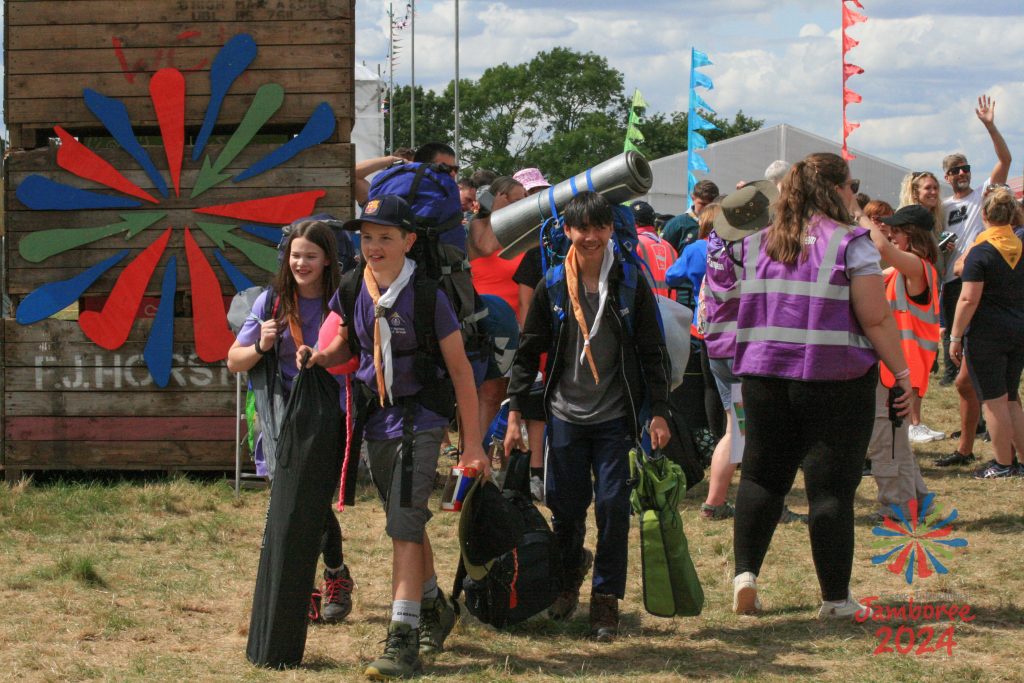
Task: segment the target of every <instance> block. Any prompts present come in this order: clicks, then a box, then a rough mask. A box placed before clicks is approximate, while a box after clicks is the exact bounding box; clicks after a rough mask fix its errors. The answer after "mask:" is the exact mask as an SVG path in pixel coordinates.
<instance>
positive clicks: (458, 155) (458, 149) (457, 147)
mask: <svg viewBox="0 0 1024 683" xmlns="http://www.w3.org/2000/svg"><path fill="white" fill-rule="evenodd" d="M461 157H462V150H461V147H460V145H459V0H455V165H456V166H458V165H459V163H460V159H461Z"/></svg>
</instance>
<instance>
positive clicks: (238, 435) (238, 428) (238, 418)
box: [235, 372, 244, 499]
mask: <svg viewBox="0 0 1024 683" xmlns="http://www.w3.org/2000/svg"><path fill="white" fill-rule="evenodd" d="M243 415H244V413H243V412H242V373H240V372H236V373H235V498H236V499H237V498H238V495H239V493H240V492H241V490H242V417H243Z"/></svg>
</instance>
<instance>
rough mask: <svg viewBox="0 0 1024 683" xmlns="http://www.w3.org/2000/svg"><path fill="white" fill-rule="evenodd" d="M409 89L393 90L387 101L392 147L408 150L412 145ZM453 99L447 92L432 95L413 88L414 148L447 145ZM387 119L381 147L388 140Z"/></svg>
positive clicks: (452, 119) (449, 134)
mask: <svg viewBox="0 0 1024 683" xmlns="http://www.w3.org/2000/svg"><path fill="white" fill-rule="evenodd" d="M411 92H412V88H411V86H408V85H403V86H401V87H396V88H395V91H394V93H393V95H392V97H391V98H390V102H389V105H390V107H391V109H392V112H393V115H394V120H395V138H394V140H395V147H396V148H398V147H409V146H410V145H411V144H412V143H411V140H412V130H411V128H410V125H409V123H410V121H411V116H410V106H409V104H410V103H409V94H410V93H411ZM454 103H455V98H454V97H452V96H451V95H450V94H449V93H448V91H445V92H443V93H440V94H438V93H436V92H434V91H433V90H424V89H423V86H419V85H417V86H416V144H417V145H422V144H423V143H424V142H433V141H440V142H451V138H452V131H453V130H454V129H455V104H454ZM388 121H389V118H388V117H387V116H385V117H384V128H385V131H384V140H385V144H386V143H387V141H388V140H390V139H391V138H390V137H389V133H390V131H389V130H387V126H388Z"/></svg>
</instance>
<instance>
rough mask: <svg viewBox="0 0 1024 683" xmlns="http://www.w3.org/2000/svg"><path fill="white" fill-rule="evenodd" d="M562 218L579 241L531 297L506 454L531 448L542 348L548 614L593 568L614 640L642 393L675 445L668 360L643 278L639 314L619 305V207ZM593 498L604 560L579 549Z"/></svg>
mask: <svg viewBox="0 0 1024 683" xmlns="http://www.w3.org/2000/svg"><path fill="white" fill-rule="evenodd" d="M563 216H564V219H565V228H564V229H565V234H566V236H567V237H568V238H569V240H570V242H571V246H570V248H569V251H568V253H567V254H566V257H565V262H564V264H563V265H564V271H562V270H556V271H554V272H555V274H556V275H558V274H561V273H564V277H561V278H558V277H556V278H555V279H554V280H552V279H551V278H546V279H545V280H544V281H542V282H541V283H540V284H539V285H538V286H537V288H536V290H535V292H534V297H533V303H532V304H531V306H530V310H529V313H528V314H527V317H526V321H525V323H524V327H523V333H522V335H521V337H520V342H519V351H518V353H517V354H516V360H515V364H514V365H513V368H512V375H511V380H510V383H509V397H510V399H511V404H510V408H511V409H510V411H509V420H508V431H507V433H506V436H505V452H506V453H509V452H511V451H512V449H514V448H519V449H524V444H523V439H522V432H521V426H522V419H523V418H522V409H523V406H524V405H525V404H526V403H527V401H528V400H529V396H530V388H531V386H532V385H533V383H534V378H535V377H536V375H537V370H538V368H539V364H540V356H541V354H543V353H545V352H546V353H547V354H548V357H547V372H546V377H547V381H546V383H545V386H544V406H545V410H546V413H547V427H548V444H549V450H548V471H547V480H546V482H545V487H546V490H545V494H546V495H545V500H546V502H547V504H548V507H549V508H550V509H551V512H552V526H553V528H554V532H555V534H556V535H557V536H558V539H559V542H560V544H561V547H562V549H563V553H564V563H563V567H562V582H563V583H562V585H563V588H564V590H563V592H562V593H561V594H560V595H559V597H558V598H557V599H556V600H555V603H554V604H553V605H552V606H551V608H550V609H549V610H548V615H549V616H550V617H551V618H552V619H555V620H565V619H568V618H569V617H571V616H572V614H573V612H575V611H576V607H577V606H578V604H579V593H580V586H581V585H582V584H583V579H584V578H585V577H586V574H587V570H588V569H589V568H590V564H591V562H593V563H594V576H593V581H592V584H591V596H590V633H591V635H592V636H593V637H594V638H596V639H598V640H602V641H607V640H611V639H613V638H614V637H615V635H616V634H617V632H618V625H619V607H618V601H619V600H620V599H622V598H623V597H624V595H625V590H626V564H627V549H628V536H629V514H630V507H629V493H630V489H629V485H628V484H627V480H628V479H629V461H628V453H629V449H630V448H631V447H632V446H633V445H634V444H635V443H637V441H638V440H639V438H640V435H641V427H642V426H643V425H642V424H641V419H642V418H641V410H642V406H643V405H644V403H645V396H646V398H647V399H648V404H649V407H650V412H651V414H652V415H653V416H654V417H653V418H652V419H651V422H650V427H649V430H650V435H651V445H652V447H654V448H661V447H662V446H664V445H665V444H666V443H668V440H669V428H668V423H667V422H666V419H665V418H666V416H667V415H668V414H669V412H668V411H669V395H668V394H669V383H668V372H669V361H668V356H667V354H666V350H665V340H664V336H663V334H662V331H661V328H660V326H659V324H658V317H657V315H658V314H657V308H656V306H657V304H656V301H655V298H654V295H653V294H652V293H651V289H650V286H649V285H648V284H647V282H646V280H645V279H644V278H643V277H638V278H636V283H635V286H636V295H635V298H634V300H633V302H632V304H631V306H629V308H632V309H633V310H632V311H629V310H621V306H620V299H619V295H620V286H621V285H622V283H623V280H624V278H625V271H624V270H623V266H622V264H621V263H620V262H619V260H618V257H617V256H616V254H615V251H614V245H613V243H612V241H611V240H612V231H613V227H612V226H613V220H614V216H613V210H612V207H611V205H610V204H609V203H608V202H607V200H605V199H604V197H602V196H601V195H599V194H597V193H594V192H581V193H580V194H578V195H577V196H575V197H574V198H573V199H572V200H571V201H570V202H569V203H568V204H567V205H566V207H565V210H564V212H563ZM557 301H562V302H565V306H564V307H563V306H558V305H557V304H556V303H555V302H557ZM562 308H564V313H565V315H564V322H562V323H561V325H560V326H559V327H558V332H557V335H556V334H555V325H554V322H555V320H556V316H559V313H561V309H562ZM627 316H628V317H629V320H627V319H626V317H627ZM630 330H632V332H630ZM592 498H593V499H594V500H595V513H596V517H597V553H596V556H595V555H593V554H591V553H590V551H589V550H586V549H584V547H583V540H584V536H585V534H586V518H587V509H588V508H589V507H590V501H591V499H592Z"/></svg>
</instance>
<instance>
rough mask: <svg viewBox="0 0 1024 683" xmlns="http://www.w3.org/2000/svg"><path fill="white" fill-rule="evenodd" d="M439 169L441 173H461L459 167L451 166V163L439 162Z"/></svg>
mask: <svg viewBox="0 0 1024 683" xmlns="http://www.w3.org/2000/svg"><path fill="white" fill-rule="evenodd" d="M437 170H438V171H439V172H441V173H450V174H452V175H458V174H459V167H458V166H451V165H449V164H437Z"/></svg>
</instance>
